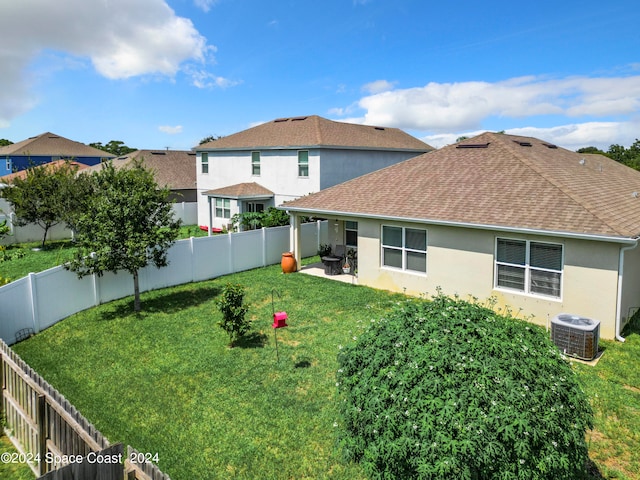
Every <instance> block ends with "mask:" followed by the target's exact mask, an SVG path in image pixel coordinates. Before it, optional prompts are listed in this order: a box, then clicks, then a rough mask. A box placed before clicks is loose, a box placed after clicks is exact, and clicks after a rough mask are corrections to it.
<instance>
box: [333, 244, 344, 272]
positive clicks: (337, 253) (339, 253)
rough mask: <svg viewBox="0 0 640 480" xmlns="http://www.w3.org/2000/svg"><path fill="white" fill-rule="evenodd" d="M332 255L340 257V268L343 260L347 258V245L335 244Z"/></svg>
mask: <svg viewBox="0 0 640 480" xmlns="http://www.w3.org/2000/svg"><path fill="white" fill-rule="evenodd" d="M333 256H334V257H338V258H339V259H340V268H342V265H344V261H345V259H346V258H347V247H345V246H344V245H336V247H335V248H334V249H333Z"/></svg>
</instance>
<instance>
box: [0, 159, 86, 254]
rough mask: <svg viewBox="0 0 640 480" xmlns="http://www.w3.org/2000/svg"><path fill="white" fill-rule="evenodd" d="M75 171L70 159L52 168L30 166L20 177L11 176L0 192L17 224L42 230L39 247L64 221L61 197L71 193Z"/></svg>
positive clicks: (62, 199)
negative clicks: (32, 224)
mask: <svg viewBox="0 0 640 480" xmlns="http://www.w3.org/2000/svg"><path fill="white" fill-rule="evenodd" d="M77 170H78V168H77V166H75V165H73V164H72V163H71V162H65V163H64V164H62V165H60V166H57V167H56V168H51V167H50V166H48V165H38V166H33V165H32V166H31V167H30V168H28V169H27V171H26V176H25V177H24V178H20V177H17V178H14V179H13V180H12V182H11V184H10V185H8V186H7V187H5V188H3V189H2V190H1V191H0V195H1V196H2V197H3V198H5V199H6V200H7V201H8V202H9V203H10V204H11V206H12V207H13V211H14V212H15V214H16V216H17V221H16V224H17V225H20V226H24V225H27V224H29V223H35V224H36V225H39V226H40V227H41V228H42V229H43V230H44V234H43V236H42V247H44V246H45V242H46V240H47V234H48V233H49V230H50V229H51V228H52V227H54V226H56V225H58V224H59V223H62V222H63V221H64V206H63V204H64V201H65V199H64V197H65V195H69V194H71V193H70V192H71V191H72V189H73V186H72V185H73V183H74V182H75V175H76V172H77Z"/></svg>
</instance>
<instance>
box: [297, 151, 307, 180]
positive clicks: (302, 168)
mask: <svg viewBox="0 0 640 480" xmlns="http://www.w3.org/2000/svg"><path fill="white" fill-rule="evenodd" d="M298 176H299V177H308V176H309V151H308V150H300V151H299V152H298Z"/></svg>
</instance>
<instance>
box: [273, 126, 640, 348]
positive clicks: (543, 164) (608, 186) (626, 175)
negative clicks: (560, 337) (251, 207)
mask: <svg viewBox="0 0 640 480" xmlns="http://www.w3.org/2000/svg"><path fill="white" fill-rule="evenodd" d="M281 208H283V209H286V210H287V211H288V212H289V213H290V214H291V215H292V216H293V217H294V222H293V225H294V227H293V235H292V239H293V245H292V248H293V250H294V252H295V255H296V257H297V259H298V265H300V262H299V260H300V238H301V237H300V234H299V230H300V229H299V224H300V216H302V215H313V216H319V217H324V218H327V219H329V220H330V224H332V225H335V227H334V232H333V233H331V234H330V235H331V238H330V240H331V243H332V244H333V245H336V244H347V245H348V244H351V246H352V247H356V248H357V256H358V264H357V265H358V283H359V284H360V285H369V286H372V287H377V288H383V289H388V290H393V291H400V292H402V291H406V292H407V293H410V294H414V295H420V294H428V295H433V294H435V293H436V290H437V289H438V288H441V289H442V291H443V293H445V294H449V295H454V294H458V295H460V296H461V297H462V298H463V299H464V298H468V296H469V295H470V296H473V297H477V298H479V299H481V300H484V299H488V298H490V297H494V298H495V299H496V300H497V302H498V303H497V305H498V306H502V307H504V306H509V307H510V308H511V309H512V310H513V312H514V313H516V314H518V316H519V317H520V318H523V317H527V316H530V315H533V316H534V317H533V319H532V320H533V321H534V322H535V323H538V324H541V325H548V324H549V322H550V320H551V319H553V317H554V316H555V315H557V314H559V313H570V314H575V315H580V316H585V317H589V318H592V319H595V320H599V321H600V322H601V323H600V334H601V336H602V337H603V338H607V339H613V338H615V337H617V338H621V337H620V336H619V334H620V331H621V328H622V326H623V325H624V324H625V322H626V321H627V320H628V319H629V317H630V316H631V315H632V314H633V313H635V311H636V310H637V309H638V307H640V248H638V240H639V236H640V172H638V171H636V170H632V169H631V168H628V167H626V166H624V165H622V164H619V163H617V162H615V161H614V160H611V159H609V158H607V157H604V156H599V155H597V156H592V155H589V156H586V155H582V154H579V153H575V152H571V151H568V150H565V149H563V148H559V147H557V146H555V145H552V144H549V143H546V142H544V141H542V140H538V139H535V138H526V137H517V136H512V135H504V134H496V133H485V134H482V135H479V136H477V137H475V138H471V139H468V140H464V141H462V142H460V143H458V144H455V145H450V146H447V147H444V148H442V149H440V150H437V151H435V152H431V153H429V154H427V155H422V156H419V157H416V158H413V159H410V160H407V161H406V162H403V163H400V164H397V165H393V166H391V167H388V168H385V169H383V170H380V171H377V172H374V173H371V174H368V175H365V176H362V177H360V178H356V179H354V180H351V181H348V182H345V183H343V184H340V185H337V186H334V187H332V188H328V189H326V190H323V191H321V192H318V193H315V194H313V195H309V196H306V197H302V198H299V199H297V200H294V201H291V202H287V203H286V204H284V205H283V206H282V207H281ZM520 310H521V311H520Z"/></svg>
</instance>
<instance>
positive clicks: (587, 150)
mask: <svg viewBox="0 0 640 480" xmlns="http://www.w3.org/2000/svg"><path fill="white" fill-rule="evenodd" d="M576 153H596V154H598V155H605V156H606V155H607V154H606V152H604V151H602V150H600V149H599V148H596V147H583V148H579V149H578V150H576Z"/></svg>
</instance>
